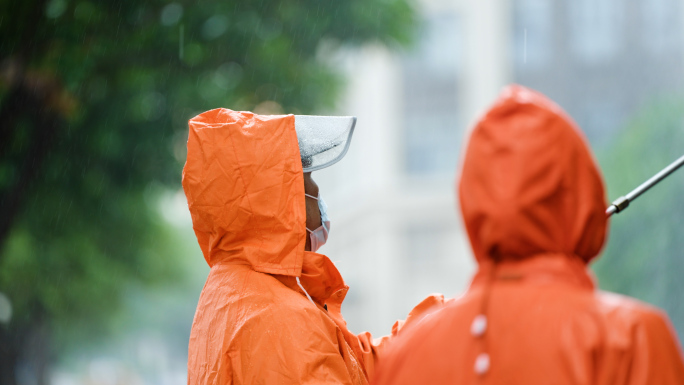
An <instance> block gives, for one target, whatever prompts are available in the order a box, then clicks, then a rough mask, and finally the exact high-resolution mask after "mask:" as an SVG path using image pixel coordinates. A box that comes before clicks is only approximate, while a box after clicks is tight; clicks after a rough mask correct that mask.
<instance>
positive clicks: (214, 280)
mask: <svg viewBox="0 0 684 385" xmlns="http://www.w3.org/2000/svg"><path fill="white" fill-rule="evenodd" d="M318 118H321V117H307V116H299V115H298V116H296V117H295V116H293V115H283V116H260V115H256V114H252V113H250V112H236V111H231V110H227V109H215V110H211V111H207V112H205V113H202V114H200V115H198V116H196V117H195V118H193V119H191V120H190V122H189V126H190V134H189V138H188V155H187V161H186V164H185V167H184V169H183V189H184V190H185V194H186V197H187V200H188V206H189V209H190V213H191V215H192V222H193V228H194V230H195V234H196V235H197V240H198V242H199V245H200V247H201V249H202V253H203V254H204V258H205V259H206V261H207V263H208V264H209V266H211V270H210V273H209V276H208V278H207V281H206V284H205V286H204V289H203V290H202V294H201V296H200V299H199V303H198V305H197V311H196V313H195V318H194V321H193V325H192V330H191V334H190V344H189V352H188V384H189V385H208V384H221V385H224V384H355V385H356V384H367V383H368V377H369V376H370V375H371V374H372V373H373V369H374V366H375V361H376V360H377V357H378V355H379V354H380V353H381V350H382V348H383V346H384V345H385V344H386V341H387V340H388V338H389V337H385V338H382V339H379V340H377V341H375V342H374V341H373V340H372V338H371V336H370V334H369V333H363V334H361V335H354V334H352V333H351V332H350V331H349V330H347V327H346V323H345V321H344V319H343V318H342V314H341V313H340V308H341V305H342V301H343V300H344V297H345V295H346V293H347V290H348V289H349V288H348V286H346V285H345V283H344V280H343V279H342V277H341V275H340V273H339V272H338V270H337V269H336V268H335V265H334V264H333V263H332V262H331V261H330V260H329V259H328V258H327V257H326V256H324V255H322V254H318V253H315V252H313V251H308V250H314V251H315V250H316V249H317V248H318V246H319V245H320V244H322V243H324V242H325V239H326V237H327V232H328V230H329V227H330V225H329V222H328V220H327V218H326V217H325V213H324V212H323V211H324V209H325V206H324V204H322V202H321V201H320V196H319V194H318V187H317V186H316V184H315V183H314V182H313V180H312V179H311V177H310V173H306V174H305V173H304V170H305V169H304V168H303V162H304V163H305V164H306V167H307V168H306V169H307V170H312V169H317V168H321V167H324V166H326V165H330V164H332V163H334V162H335V161H337V160H339V158H341V157H342V156H343V155H344V152H346V148H347V147H348V144H349V139H350V138H351V132H352V131H353V123H352V125H351V127H344V126H343V130H342V131H340V132H339V133H334V135H333V136H332V137H331V138H332V139H331V138H322V140H319V142H320V143H318V144H317V143H316V140H315V139H316V137H315V135H316V134H317V133H318V132H322V131H324V129H325V128H326V127H329V126H335V125H338V126H339V124H338V123H340V122H339V119H338V120H337V121H336V120H335V119H336V118H334V117H331V119H332V120H330V119H328V121H321V120H320V119H318ZM298 119H299V120H298ZM300 122H301V127H302V131H307V130H308V131H309V133H313V134H314V135H313V137H305V138H301V137H298V135H299V134H300V132H299V131H298V130H297V129H296V126H298V125H299V123H300ZM326 122H327V123H326ZM330 122H332V123H333V124H329V123H330ZM354 122H355V120H354ZM319 126H320V127H319ZM340 133H341V134H340ZM338 134H340V135H338ZM338 136H339V137H340V138H342V140H338V141H337V142H336V143H337V144H340V143H342V144H344V143H345V138H346V144H345V145H339V146H338V145H337V144H336V145H334V146H333V148H332V149H329V148H323V151H321V152H317V151H318V150H316V151H313V152H311V151H309V150H311V146H313V148H314V149H315V148H317V145H320V144H321V143H324V144H327V143H331V142H335V140H337V139H339V138H337V139H335V137H338ZM319 139H320V138H319ZM307 143H309V147H307V148H308V150H307V152H306V154H305V153H304V151H303V150H302V151H300V147H301V146H304V147H306V146H307ZM311 143H313V145H311ZM319 147H320V146H319ZM302 148H303V147H302ZM336 148H338V149H339V150H336ZM327 150H330V151H327ZM312 163H313V164H312ZM321 209H323V210H321ZM307 231H309V232H310V233H311V235H309V233H307ZM442 300H443V297H441V296H430V297H428V298H427V299H426V300H425V301H423V302H422V303H421V304H419V305H418V306H417V307H416V308H415V309H414V310H413V311H412V312H411V314H409V317H408V319H407V321H406V323H407V324H408V323H410V321H411V319H415V317H417V316H418V315H419V314H420V313H421V311H423V310H425V309H427V308H429V307H432V306H433V305H435V304H439V303H440V302H441V301H442ZM402 325H403V323H400V322H398V323H396V324H395V325H394V327H393V329H392V334H393V335H396V334H397V332H398V330H399V329H400V328H401V326H402Z"/></svg>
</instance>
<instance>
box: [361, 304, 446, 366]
mask: <svg viewBox="0 0 684 385" xmlns="http://www.w3.org/2000/svg"><path fill="white" fill-rule="evenodd" d="M444 304H445V301H444V295H442V294H431V295H430V296H428V297H427V298H425V299H424V300H423V301H421V302H420V303H419V304H418V305H416V306H415V307H414V308H413V309H412V310H411V311H410V312H409V314H408V316H407V317H406V320H398V321H396V322H395V323H394V325H393V326H392V333H391V334H390V335H387V336H383V337H380V338H375V339H373V338H372V336H371V334H370V333H368V332H365V333H361V334H359V335H358V339H359V343H360V345H361V350H362V357H363V362H364V366H365V368H366V372H367V374H368V376H369V378H372V376H373V373H374V372H375V366H376V365H377V361H378V359H379V358H382V355H383V353H384V352H385V350H386V349H387V346H388V344H389V343H390V342H391V341H392V339H394V338H395V337H396V336H397V335H399V333H401V330H402V329H404V328H406V327H407V326H409V325H412V324H415V323H416V322H418V321H420V320H421V319H422V318H424V317H426V316H427V315H428V314H430V312H432V311H434V310H435V309H438V308H440V307H442V306H444Z"/></svg>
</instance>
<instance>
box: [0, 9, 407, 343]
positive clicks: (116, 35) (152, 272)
mask: <svg viewBox="0 0 684 385" xmlns="http://www.w3.org/2000/svg"><path fill="white" fill-rule="evenodd" d="M414 25H415V20H414V16H413V13H412V9H411V7H410V6H409V4H408V3H407V2H406V1H405V0H350V1H328V2H325V1H318V0H284V1H279V0H278V1H276V0H262V1H253V2H252V1H239V0H222V1H219V0H204V1H199V2H197V1H189V0H185V1H177V2H167V1H152V0H150V1H140V0H119V1H101V2H95V1H74V0H49V1H38V0H22V1H14V0H0V36H2V39H0V69H2V71H0V75H1V76H0V107H3V108H2V111H3V112H2V114H3V115H2V116H0V119H3V124H4V125H5V127H4V128H2V129H0V138H1V137H3V135H6V136H5V137H6V138H7V141H6V142H4V143H2V142H1V141H0V204H1V203H2V199H3V197H6V196H9V195H10V193H11V192H12V191H13V189H16V188H18V187H17V186H19V185H20V184H21V183H20V181H21V179H22V175H25V174H24V173H23V171H22V168H21V165H22V164H28V165H29V168H33V169H35V170H38V171H37V173H36V176H35V177H34V178H32V179H31V180H30V181H29V182H30V183H29V185H28V188H27V189H26V191H25V194H23V195H22V199H21V201H20V203H21V204H20V205H19V208H18V211H17V214H16V216H15V217H13V218H12V221H11V227H10V229H11V231H10V232H9V234H8V235H7V237H5V238H3V236H2V235H0V292H3V293H5V294H7V295H8V296H9V298H10V299H11V300H12V303H13V306H14V314H15V316H14V318H13V320H12V323H11V324H10V325H9V328H10V329H12V328H14V329H20V328H30V327H33V325H34V324H36V323H40V322H47V323H48V324H49V325H52V326H53V327H55V328H57V329H59V330H69V328H71V329H72V330H73V329H74V328H77V329H78V330H79V331H83V330H87V329H88V328H90V326H92V325H98V324H100V323H101V322H103V321H104V320H105V319H107V318H108V317H110V316H111V315H112V314H113V312H115V311H116V309H117V306H118V305H119V303H120V301H121V293H122V290H123V288H124V287H126V285H130V284H131V283H135V282H147V283H154V282H161V281H168V280H169V279H170V278H173V277H182V272H180V271H179V270H180V269H179V268H177V266H179V264H178V263H177V258H179V257H183V256H178V252H176V251H175V250H173V249H172V248H171V247H170V246H169V245H171V244H173V242H171V241H170V240H169V239H168V238H169V235H168V234H166V233H165V230H164V229H163V227H162V226H160V224H159V219H158V218H157V216H156V214H155V212H154V210H151V209H150V207H149V205H148V204H146V203H145V201H146V200H145V198H146V197H147V198H148V199H147V200H148V201H154V200H155V199H156V198H155V196H156V195H155V194H157V195H158V191H161V190H163V189H168V188H172V189H177V188H179V186H180V183H179V182H180V171H181V167H182V163H183V162H184V160H185V159H184V157H185V153H184V151H185V150H184V147H185V141H186V138H187V133H186V130H187V125H186V122H187V119H189V118H190V117H192V116H193V115H194V114H196V113H198V112H201V111H204V110H208V109H211V108H216V107H228V108H233V109H254V108H258V106H262V107H263V106H267V107H268V108H270V111H271V112H278V110H281V111H282V112H286V113H295V112H300V113H309V112H313V111H316V110H317V109H320V108H325V107H329V106H331V105H332V104H333V102H334V100H335V97H336V95H337V92H338V90H339V86H340V80H341V79H340V78H339V76H338V74H337V73H336V72H335V70H334V69H333V68H331V67H330V66H329V65H327V64H325V63H323V62H321V61H320V60H317V58H316V56H317V53H318V52H319V50H320V46H321V44H323V43H324V44H326V45H327V46H338V45H346V44H359V43H364V42H371V41H378V42H381V43H385V44H389V45H393V44H403V43H407V42H408V41H409V40H410V36H411V35H412V33H413V29H414ZM30 84H39V85H41V87H42V88H41V89H43V90H44V92H43V93H41V94H40V95H38V96H37V97H35V98H34V99H30V103H29V102H27V103H25V104H23V105H21V106H20V107H21V108H20V109H13V108H11V109H10V108H4V107H5V106H8V105H9V103H11V102H12V101H13V97H14V96H13V95H15V94H16V92H18V91H23V92H25V93H29V94H30V93H31V92H33V91H32V90H34V89H35V87H34V88H31V87H29V85H30ZM27 100H29V99H27ZM15 101H16V98H15ZM264 102H269V103H267V104H264ZM31 103H33V104H31ZM48 112H49V113H50V115H49V116H48V115H46V114H47V113H48ZM36 116H48V117H49V118H50V119H47V120H48V121H58V123H59V124H57V125H56V127H55V128H54V131H51V130H52V129H50V130H48V131H50V132H51V135H54V136H51V137H50V138H51V139H50V140H46V139H45V136H44V132H43V131H41V130H40V127H39V126H40V122H41V121H40V120H36V119H35V118H36ZM8 121H10V122H12V123H11V124H5V123H6V122H8ZM40 140H45V141H47V142H48V143H46V146H45V149H44V153H45V157H44V159H42V160H40V161H38V160H35V159H34V158H33V157H32V156H33V155H32V154H31V153H29V152H28V151H29V149H30V148H31V145H32V144H33V143H36V142H37V141H40ZM36 159H38V158H36ZM32 162H33V163H32ZM150 197H151V198H150ZM0 207H1V205H0ZM3 214H4V213H0V217H1V216H2V215H3ZM65 333H66V334H69V333H67V332H65ZM0 343H2V342H0Z"/></svg>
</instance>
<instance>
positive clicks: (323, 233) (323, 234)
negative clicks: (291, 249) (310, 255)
mask: <svg viewBox="0 0 684 385" xmlns="http://www.w3.org/2000/svg"><path fill="white" fill-rule="evenodd" d="M304 195H306V196H307V197H309V198H311V199H315V200H317V201H318V210H319V211H320V212H321V225H320V226H319V227H318V228H317V229H316V230H311V229H309V228H308V227H307V228H306V231H308V232H309V236H310V238H311V251H313V252H316V250H318V249H320V248H321V246H323V245H325V242H326V241H327V240H328V232H329V231H330V219H329V218H328V205H326V204H325V202H324V201H323V198H321V193H320V192H319V193H318V197H315V196H313V195H309V194H304Z"/></svg>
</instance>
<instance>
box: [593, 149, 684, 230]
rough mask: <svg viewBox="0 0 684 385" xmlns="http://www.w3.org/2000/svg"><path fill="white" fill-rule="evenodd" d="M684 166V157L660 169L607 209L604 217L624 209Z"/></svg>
mask: <svg viewBox="0 0 684 385" xmlns="http://www.w3.org/2000/svg"><path fill="white" fill-rule="evenodd" d="M682 166H684V156H682V157H681V158H679V159H677V160H675V161H674V162H672V163H671V164H670V165H669V166H667V167H665V168H664V169H662V170H661V171H660V172H659V173H657V174H655V175H653V176H652V177H651V178H650V179H649V180H647V181H646V182H644V183H642V184H641V185H639V187H637V188H635V189H634V190H632V191H631V192H630V193H629V194H627V195H625V196H621V197H619V198H618V199H616V200H615V201H613V203H612V204H611V205H610V206H609V207H608V209H607V210H606V215H607V216H611V215H613V214H616V213H619V212H621V211H623V210H624V209H626V208H627V207H628V206H629V204H630V202H632V201H633V200H635V199H637V198H638V197H639V195H641V194H643V193H645V192H646V191H648V189H650V188H651V187H653V186H655V185H656V184H658V182H660V181H661V180H663V179H665V178H667V176H668V175H670V174H672V173H673V172H675V171H676V170H677V169H678V168H680V167H682Z"/></svg>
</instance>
